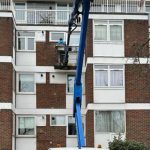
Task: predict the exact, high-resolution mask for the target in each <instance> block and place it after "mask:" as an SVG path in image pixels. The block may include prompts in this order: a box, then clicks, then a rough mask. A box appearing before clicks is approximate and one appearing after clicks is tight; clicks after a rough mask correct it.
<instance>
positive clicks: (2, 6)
mask: <svg viewBox="0 0 150 150" xmlns="http://www.w3.org/2000/svg"><path fill="white" fill-rule="evenodd" d="M9 10H12V1H11V0H0V11H9Z"/></svg>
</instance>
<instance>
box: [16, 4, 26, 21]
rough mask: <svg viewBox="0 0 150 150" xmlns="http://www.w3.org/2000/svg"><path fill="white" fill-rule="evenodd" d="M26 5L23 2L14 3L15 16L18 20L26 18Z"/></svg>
mask: <svg viewBox="0 0 150 150" xmlns="http://www.w3.org/2000/svg"><path fill="white" fill-rule="evenodd" d="M25 9H26V5H25V3H15V18H16V20H17V21H19V22H24V21H25V20H26V11H25Z"/></svg>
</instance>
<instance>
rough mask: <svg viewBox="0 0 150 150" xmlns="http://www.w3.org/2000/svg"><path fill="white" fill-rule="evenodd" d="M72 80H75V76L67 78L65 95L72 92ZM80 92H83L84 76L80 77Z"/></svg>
mask: <svg viewBox="0 0 150 150" xmlns="http://www.w3.org/2000/svg"><path fill="white" fill-rule="evenodd" d="M74 80H75V75H68V76H67V93H73V92H74ZM82 91H83V93H84V92H85V82H84V76H82Z"/></svg>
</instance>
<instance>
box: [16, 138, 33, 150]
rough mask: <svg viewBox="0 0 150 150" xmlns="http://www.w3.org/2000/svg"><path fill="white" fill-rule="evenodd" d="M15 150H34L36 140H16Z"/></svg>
mask: <svg viewBox="0 0 150 150" xmlns="http://www.w3.org/2000/svg"><path fill="white" fill-rule="evenodd" d="M16 150H36V138H16Z"/></svg>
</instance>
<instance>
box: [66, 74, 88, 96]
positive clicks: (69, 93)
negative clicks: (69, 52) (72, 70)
mask: <svg viewBox="0 0 150 150" xmlns="http://www.w3.org/2000/svg"><path fill="white" fill-rule="evenodd" d="M68 76H74V77H75V76H76V75H75V74H66V94H67V95H73V94H74V92H68ZM81 79H82V80H81V82H82V95H84V94H85V74H84V75H82V77H81ZM73 86H74V85H73Z"/></svg>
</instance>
